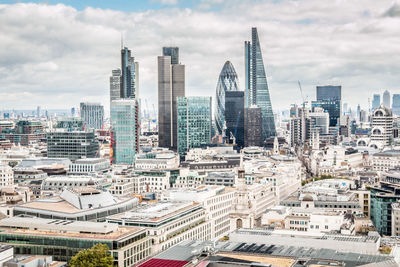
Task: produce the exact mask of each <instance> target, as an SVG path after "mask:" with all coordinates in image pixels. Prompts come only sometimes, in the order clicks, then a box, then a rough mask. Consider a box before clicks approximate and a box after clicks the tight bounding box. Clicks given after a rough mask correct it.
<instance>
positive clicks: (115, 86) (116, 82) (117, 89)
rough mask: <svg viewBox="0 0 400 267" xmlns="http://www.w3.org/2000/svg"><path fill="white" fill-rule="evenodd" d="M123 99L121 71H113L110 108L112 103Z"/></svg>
mask: <svg viewBox="0 0 400 267" xmlns="http://www.w3.org/2000/svg"><path fill="white" fill-rule="evenodd" d="M119 98H121V70H120V69H116V70H113V71H112V75H111V76H110V107H111V101H113V100H117V99H119Z"/></svg>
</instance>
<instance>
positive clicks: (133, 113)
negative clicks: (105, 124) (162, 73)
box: [110, 99, 139, 165]
mask: <svg viewBox="0 0 400 267" xmlns="http://www.w3.org/2000/svg"><path fill="white" fill-rule="evenodd" d="M138 116H139V105H138V102H137V101H136V100H135V99H119V100H113V101H112V102H111V129H112V130H111V146H110V156H111V160H112V163H113V164H128V165H132V164H133V162H134V159H135V154H136V152H138V151H139V125H138V120H137V117H138Z"/></svg>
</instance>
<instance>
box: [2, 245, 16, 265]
mask: <svg viewBox="0 0 400 267" xmlns="http://www.w3.org/2000/svg"><path fill="white" fill-rule="evenodd" d="M13 257H14V248H13V247H12V246H10V245H1V246H0V266H4V263H5V262H7V261H9V260H12V259H13Z"/></svg>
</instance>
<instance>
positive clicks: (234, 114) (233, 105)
mask: <svg viewBox="0 0 400 267" xmlns="http://www.w3.org/2000/svg"><path fill="white" fill-rule="evenodd" d="M225 107H226V109H225V121H226V138H227V140H229V142H228V143H233V140H232V139H231V137H234V138H235V143H236V144H237V145H238V146H239V147H244V92H243V91H227V92H226V95H225Z"/></svg>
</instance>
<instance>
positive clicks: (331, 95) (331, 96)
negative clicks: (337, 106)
mask: <svg viewBox="0 0 400 267" xmlns="http://www.w3.org/2000/svg"><path fill="white" fill-rule="evenodd" d="M319 100H342V86H341V85H337V86H336V85H324V86H317V101H319Z"/></svg>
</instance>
